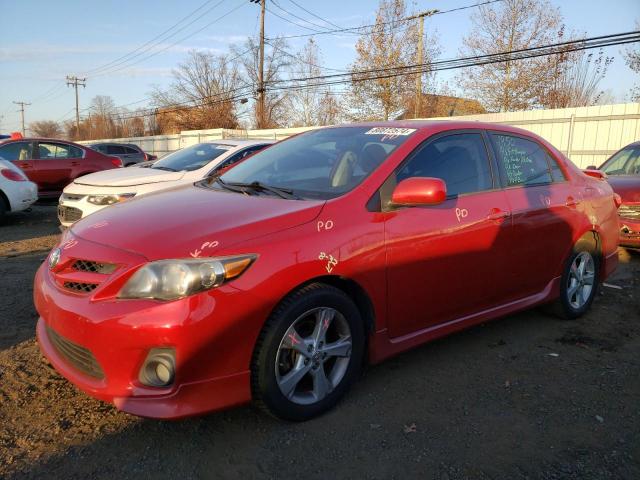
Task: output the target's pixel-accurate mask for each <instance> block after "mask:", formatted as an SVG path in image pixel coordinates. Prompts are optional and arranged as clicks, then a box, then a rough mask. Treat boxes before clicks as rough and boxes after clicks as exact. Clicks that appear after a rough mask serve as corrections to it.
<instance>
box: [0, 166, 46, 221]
mask: <svg viewBox="0 0 640 480" xmlns="http://www.w3.org/2000/svg"><path fill="white" fill-rule="evenodd" d="M37 199H38V186H37V185H36V184H35V183H33V182H30V181H29V179H28V178H27V176H26V175H25V174H24V173H23V172H22V170H20V169H19V168H18V167H16V166H15V165H14V164H12V163H11V162H8V161H6V160H3V159H2V158H0V220H2V218H3V217H4V216H5V214H7V213H10V212H20V211H22V210H26V209H27V208H29V207H30V206H31V205H32V204H33V202H35V201H36V200H37Z"/></svg>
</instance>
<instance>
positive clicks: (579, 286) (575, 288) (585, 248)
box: [551, 243, 600, 319]
mask: <svg viewBox="0 0 640 480" xmlns="http://www.w3.org/2000/svg"><path fill="white" fill-rule="evenodd" d="M599 267H600V264H599V258H598V255H597V253H596V251H595V249H594V248H593V247H592V246H591V245H589V244H588V243H578V244H577V245H576V247H575V248H574V249H573V253H572V255H571V256H570V257H569V260H568V261H567V264H566V266H565V269H564V271H563V273H562V277H561V279H560V298H559V299H558V300H557V301H556V302H555V303H554V304H553V305H552V306H551V307H552V311H553V313H555V314H556V315H557V316H559V317H561V318H566V319H574V318H578V317H580V316H582V315H584V314H585V313H586V312H587V310H589V308H590V307H591V304H592V303H593V299H594V298H595V296H596V292H597V290H598V284H599V282H598V278H599V273H600V270H599Z"/></svg>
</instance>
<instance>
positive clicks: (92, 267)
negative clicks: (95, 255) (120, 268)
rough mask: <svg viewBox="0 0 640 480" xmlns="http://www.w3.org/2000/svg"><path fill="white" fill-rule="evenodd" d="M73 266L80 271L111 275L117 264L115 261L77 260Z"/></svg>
mask: <svg viewBox="0 0 640 480" xmlns="http://www.w3.org/2000/svg"><path fill="white" fill-rule="evenodd" d="M72 268H73V269H74V270H77V271H79V272H92V273H102V274H104V275H109V274H111V273H113V272H114V271H115V269H116V265H114V264H113V263H99V262H94V261H93V260H76V261H75V262H74V263H73V266H72Z"/></svg>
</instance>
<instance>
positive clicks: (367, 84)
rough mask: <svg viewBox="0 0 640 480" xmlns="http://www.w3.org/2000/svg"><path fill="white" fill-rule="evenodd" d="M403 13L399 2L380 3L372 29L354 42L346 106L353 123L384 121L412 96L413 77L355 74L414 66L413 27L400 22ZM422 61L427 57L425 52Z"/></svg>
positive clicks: (400, 0)
mask: <svg viewBox="0 0 640 480" xmlns="http://www.w3.org/2000/svg"><path fill="white" fill-rule="evenodd" d="M406 17H407V11H406V7H405V3H404V1H403V0H381V1H380V4H379V6H378V11H377V13H376V22H375V26H374V27H372V28H371V31H370V32H368V33H365V34H363V35H362V36H361V37H360V38H359V39H358V42H357V43H356V60H355V61H354V63H353V64H352V65H351V71H352V76H351V78H352V83H351V87H350V98H349V103H350V107H351V110H352V112H351V113H352V116H353V118H354V119H357V120H375V119H384V120H388V119H389V118H391V117H392V115H393V114H394V113H396V112H398V113H399V112H400V111H402V110H403V109H404V107H405V99H406V98H407V97H408V96H409V95H413V94H414V91H413V88H414V80H415V76H414V75H400V76H392V77H388V78H376V79H370V80H367V79H369V78H371V77H372V76H384V75H381V74H380V73H378V74H371V73H358V72H359V71H363V70H365V71H366V70H372V69H385V68H396V67H404V66H407V65H413V64H415V58H416V50H417V33H416V25H415V23H413V22H409V21H403V19H404V18H406ZM426 58H427V59H428V58H430V55H429V52H428V51H427V55H426Z"/></svg>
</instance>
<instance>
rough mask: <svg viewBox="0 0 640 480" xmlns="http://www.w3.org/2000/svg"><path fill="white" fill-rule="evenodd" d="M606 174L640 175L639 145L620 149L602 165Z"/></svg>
mask: <svg viewBox="0 0 640 480" xmlns="http://www.w3.org/2000/svg"><path fill="white" fill-rule="evenodd" d="M602 170H603V171H604V172H605V173H606V174H607V175H614V176H615V175H640V147H635V148H634V147H627V148H623V149H622V150H620V151H619V152H618V153H616V154H615V155H614V156H613V157H611V158H610V159H609V160H607V162H606V163H605V164H604V165H603V166H602Z"/></svg>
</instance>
